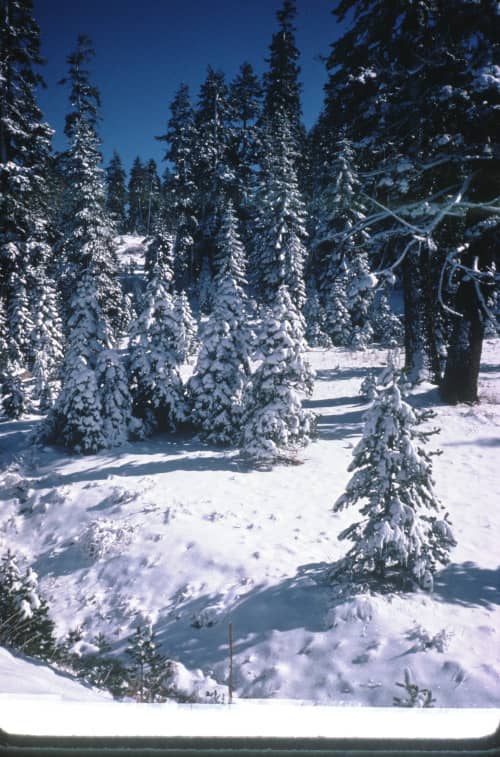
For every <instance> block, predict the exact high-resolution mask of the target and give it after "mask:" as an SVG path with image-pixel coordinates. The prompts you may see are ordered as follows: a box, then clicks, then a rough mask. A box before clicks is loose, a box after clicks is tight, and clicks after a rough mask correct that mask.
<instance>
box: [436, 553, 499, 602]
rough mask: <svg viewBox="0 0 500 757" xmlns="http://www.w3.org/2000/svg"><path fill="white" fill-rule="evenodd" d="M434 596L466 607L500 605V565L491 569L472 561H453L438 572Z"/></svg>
mask: <svg viewBox="0 0 500 757" xmlns="http://www.w3.org/2000/svg"><path fill="white" fill-rule="evenodd" d="M434 597H435V598H436V599H441V600H443V601H445V602H449V603H450V604H458V605H462V606H464V607H474V606H478V605H479V606H481V607H489V606H491V605H500V567H498V568H496V569H495V570H491V569H487V568H480V567H479V566H478V565H476V564H475V563H473V562H471V561H467V562H464V563H460V564H459V563H452V564H451V565H448V566H447V567H446V568H444V570H442V571H440V572H439V573H437V574H436V577H435V580H434Z"/></svg>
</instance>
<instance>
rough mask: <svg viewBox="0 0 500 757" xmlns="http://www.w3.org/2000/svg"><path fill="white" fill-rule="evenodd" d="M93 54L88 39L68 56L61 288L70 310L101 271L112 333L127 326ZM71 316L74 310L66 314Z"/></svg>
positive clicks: (100, 291) (102, 300) (100, 292)
mask: <svg viewBox="0 0 500 757" xmlns="http://www.w3.org/2000/svg"><path fill="white" fill-rule="evenodd" d="M93 55H94V50H93V48H92V44H91V42H90V40H89V39H88V38H87V37H84V36H81V37H79V38H78V42H77V47H76V50H75V52H74V53H72V54H71V55H69V56H68V65H69V69H68V76H67V78H66V79H65V80H64V81H63V83H68V84H69V85H70V103H71V106H72V108H73V110H72V111H71V112H70V113H69V114H68V115H67V116H66V126H65V134H66V137H67V138H68V141H69V149H68V150H67V152H66V153H65V155H64V163H63V166H64V173H65V179H66V202H65V219H64V239H63V245H62V247H63V250H62V251H63V266H62V270H61V283H62V288H63V295H64V298H65V305H66V307H67V309H69V308H70V301H71V298H72V294H73V293H74V291H75V287H76V282H77V280H78V279H79V278H80V277H81V276H82V275H83V274H84V272H85V271H88V270H93V271H96V272H97V275H96V281H95V287H96V291H97V296H98V300H99V304H100V306H101V308H102V312H103V314H104V316H105V317H106V318H107V319H108V321H109V324H110V326H111V328H112V330H113V333H114V334H117V333H118V332H119V331H120V329H121V328H122V325H123V292H122V288H121V285H120V282H119V279H118V260H117V257H116V250H115V246H114V244H113V233H114V229H113V223H112V222H111V219H110V217H109V215H108V212H107V210H106V192H105V182H104V172H103V170H102V168H101V155H100V152H99V148H100V142H99V138H98V136H97V132H96V124H97V120H98V116H99V106H100V96H99V92H98V90H97V89H96V87H95V86H94V85H92V84H91V83H90V80H89V72H88V71H87V69H86V68H85V66H86V65H87V64H88V63H89V61H90V60H91V59H92V57H93ZM68 313H69V314H71V310H70V309H69V311H68Z"/></svg>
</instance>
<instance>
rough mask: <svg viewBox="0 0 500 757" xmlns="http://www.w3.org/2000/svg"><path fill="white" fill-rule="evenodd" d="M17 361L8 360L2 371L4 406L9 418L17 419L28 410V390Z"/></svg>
mask: <svg viewBox="0 0 500 757" xmlns="http://www.w3.org/2000/svg"><path fill="white" fill-rule="evenodd" d="M20 372H21V371H20V368H19V365H18V364H17V363H12V361H11V360H7V364H6V366H5V369H4V371H3V373H2V408H3V411H4V413H5V415H6V416H7V418H12V419H17V418H20V417H21V415H22V414H23V413H24V412H26V403H27V397H26V390H25V388H24V386H23V383H22V381H21V376H20Z"/></svg>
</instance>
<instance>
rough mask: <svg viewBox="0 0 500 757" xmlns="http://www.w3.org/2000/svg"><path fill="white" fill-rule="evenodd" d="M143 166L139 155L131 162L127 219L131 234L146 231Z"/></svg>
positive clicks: (142, 233)
mask: <svg viewBox="0 0 500 757" xmlns="http://www.w3.org/2000/svg"><path fill="white" fill-rule="evenodd" d="M144 170H145V169H144V166H143V164H142V161H141V159H140V157H139V156H137V157H136V158H135V160H134V162H133V163H132V168H131V169H130V177H129V182H128V220H127V227H128V231H129V232H130V233H131V234H141V235H144V234H145V233H146V198H145V196H144Z"/></svg>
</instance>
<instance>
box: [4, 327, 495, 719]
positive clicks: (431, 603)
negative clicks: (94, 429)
mask: <svg viewBox="0 0 500 757" xmlns="http://www.w3.org/2000/svg"><path fill="white" fill-rule="evenodd" d="M309 357H310V360H311V362H312V363H313V365H314V367H315V368H316V370H317V381H316V386H315V392H314V395H313V398H312V400H311V401H309V403H308V404H309V405H310V406H311V407H312V408H313V409H314V410H315V411H316V412H317V413H318V414H319V415H320V418H319V438H318V440H317V441H315V442H314V443H313V444H311V445H310V446H309V447H308V448H306V449H305V450H304V451H303V452H301V453H300V455H299V456H298V458H300V459H298V460H297V462H298V463H300V464H297V465H293V466H286V467H285V466H278V467H276V468H275V469H274V470H272V471H270V472H263V471H255V470H251V469H249V468H247V467H246V466H245V465H244V464H243V463H242V462H241V461H240V460H239V459H238V455H237V453H236V452H235V451H223V450H217V449H214V448H212V447H208V446H205V445H203V444H201V443H200V442H198V441H197V440H196V439H192V438H168V437H167V436H158V437H156V438H154V439H151V440H147V441H144V442H140V443H134V444H130V445H128V446H126V447H123V448H120V449H116V450H113V451H111V452H106V453H102V454H99V455H94V456H88V457H78V456H69V455H67V454H66V453H64V452H61V451H60V450H57V449H55V448H52V447H45V448H33V447H30V446H29V444H28V441H29V434H30V431H31V430H33V429H35V428H36V426H37V424H38V423H39V419H38V418H36V417H32V418H25V419H23V420H22V421H17V422H4V423H1V424H0V455H1V456H2V457H1V460H2V462H3V472H2V473H0V480H1V483H2V486H1V489H0V492H1V493H0V497H1V499H2V509H1V512H0V552H3V551H5V550H6V549H7V547H8V546H10V548H11V549H14V550H15V551H16V552H18V553H20V554H22V555H23V556H24V557H25V559H26V560H27V561H28V562H30V563H32V564H33V566H34V568H35V570H36V571H37V572H38V574H39V576H40V579H41V585H42V589H43V591H44V593H45V595H46V596H47V598H48V600H49V604H50V606H51V608H52V611H53V617H54V619H55V621H56V623H57V630H58V633H60V634H61V635H63V634H65V633H66V632H67V631H68V630H69V629H71V628H74V627H75V626H76V625H79V626H81V627H82V630H83V632H84V635H85V639H87V640H89V641H90V640H91V639H92V638H93V637H94V636H95V635H96V634H97V633H98V632H102V633H104V634H105V635H106V636H108V638H109V639H110V641H111V643H112V644H113V645H114V648H115V650H116V651H118V652H119V651H122V650H123V648H124V646H125V643H126V637H127V636H128V635H129V634H130V632H131V631H133V629H134V627H135V624H136V623H137V622H138V621H140V620H141V618H149V619H151V620H152V622H153V623H154V627H155V631H156V632H157V634H158V638H159V640H160V641H161V644H162V651H163V652H164V653H166V654H168V655H170V656H172V657H173V658H174V659H178V660H180V661H181V662H182V663H183V664H184V665H186V666H187V667H188V668H189V669H192V670H195V671H196V670H197V669H200V671H203V673H204V674H207V675H208V674H210V675H212V676H213V677H214V678H215V679H216V680H218V681H219V682H220V683H226V682H227V676H228V625H229V623H230V622H232V624H233V628H234V637H235V649H234V654H235V660H234V668H235V672H234V682H235V688H236V693H237V695H238V696H239V697H252V698H267V697H273V698H288V699H301V700H309V701H314V702H318V703H325V704H326V703H327V704H337V705H390V704H392V700H393V697H394V696H398V695H401V694H402V690H401V689H400V688H398V687H397V686H396V682H398V681H402V680H403V675H404V671H405V669H409V670H410V671H411V675H412V677H413V679H414V680H415V682H416V683H418V684H419V685H420V686H423V687H427V688H431V690H432V693H433V696H434V697H435V699H436V705H437V706H441V707H456V706H460V707H467V706H473V707H499V706H500V677H499V670H500V665H499V662H500V643H499V634H500V586H499V583H500V581H499V578H500V567H499V562H500V560H499V558H498V547H497V543H498V532H499V526H500V510H499V508H498V503H499V502H500V496H499V495H500V492H499V479H498V475H497V466H498V447H499V444H500V384H499V378H500V365H499V363H500V359H499V357H500V346H499V344H498V342H496V341H493V340H491V341H489V342H487V343H486V345H485V350H484V364H483V372H482V375H481V396H482V404H481V405H479V406H476V407H466V406H458V407H448V406H444V405H441V404H440V403H439V400H438V397H437V392H436V390H435V388H433V387H431V386H430V385H427V386H426V385H423V386H421V387H420V388H419V390H418V392H417V393H416V395H415V398H414V401H415V402H416V403H418V404H420V405H425V406H435V408H436V411H437V414H438V417H437V418H436V421H435V423H436V424H437V425H438V426H440V427H441V428H442V432H441V434H440V435H439V436H438V437H433V441H434V442H435V445H439V447H440V448H441V449H442V450H443V454H442V455H441V456H440V457H438V458H435V463H434V468H435V479H436V489H437V492H438V494H439V495H440V496H441V498H442V500H443V501H444V502H445V504H446V507H447V508H448V509H449V512H450V515H451V519H452V522H453V527H454V534H455V537H456V539H457V541H458V545H457V547H456V548H455V549H454V551H453V553H452V564H451V565H450V566H448V567H447V568H446V569H444V570H442V571H441V572H440V573H439V575H438V576H437V580H436V586H435V592H434V594H433V595H429V594H426V593H416V594H403V595H397V596H396V595H391V596H375V597H357V598H352V599H349V600H346V601H344V602H343V603H340V604H338V603H335V600H334V597H333V595H332V589H331V587H330V586H328V585H327V584H325V582H324V580H323V578H324V572H325V568H326V567H327V566H328V565H329V564H330V563H332V562H333V561H334V560H336V559H338V558H339V557H341V556H342V555H343V554H344V551H345V549H346V547H345V544H344V543H342V542H339V541H338V540H337V535H338V533H339V532H340V531H341V530H342V529H343V528H345V527H346V526H347V525H348V524H349V523H350V522H352V521H353V520H354V519H355V518H356V516H357V512H356V511H355V510H352V511H351V510H349V509H348V510H346V511H344V512H342V513H341V514H338V515H333V514H332V512H331V506H332V505H333V502H334V501H335V500H336V498H337V497H338V496H339V495H340V494H341V493H342V491H343V487H344V486H345V484H346V482H347V480H348V473H347V466H348V464H349V462H350V459H351V453H352V448H353V445H354V444H355V443H356V441H357V439H358V438H359V435H360V433H361V430H362V416H363V412H364V410H365V409H366V407H367V406H366V405H364V404H363V402H362V401H361V399H360V398H359V394H358V392H359V386H360V383H361V380H362V379H363V377H364V376H365V375H366V373H367V372H368V370H369V368H370V366H381V365H383V364H384V361H385V354H384V353H383V352H382V351H378V350H368V351H366V352H359V353H349V352H347V351H343V350H339V349H337V350H331V351H320V350H316V351H312V352H311V353H310V355H309ZM198 675H199V676H201V672H200V673H198ZM0 688H1V679H0Z"/></svg>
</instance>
